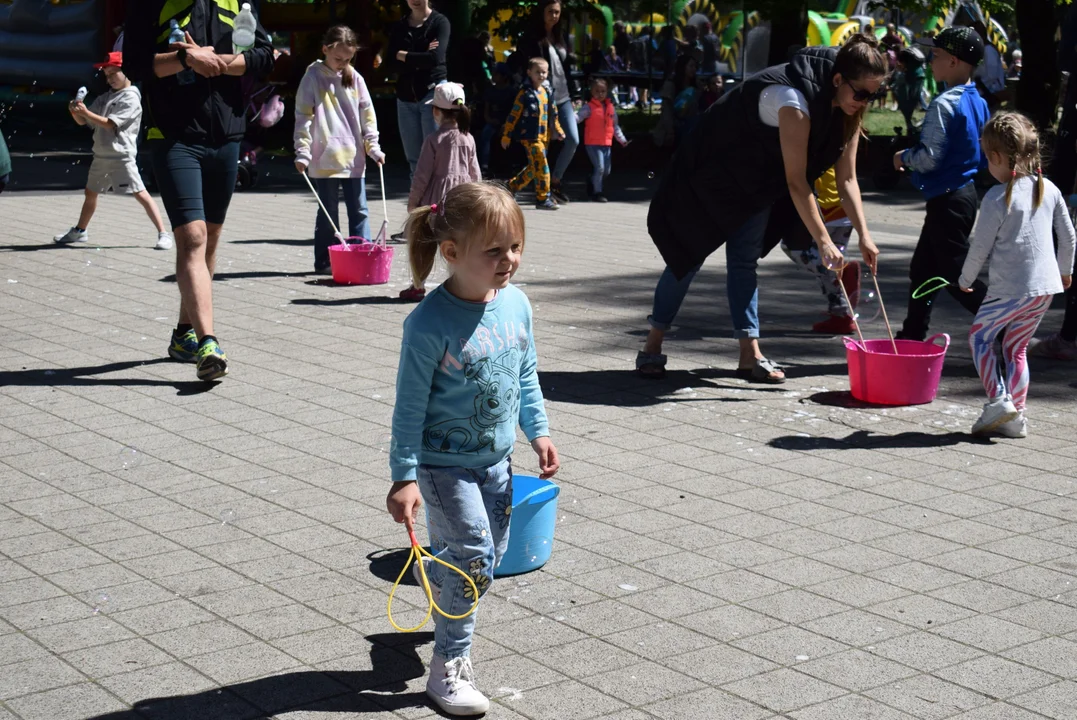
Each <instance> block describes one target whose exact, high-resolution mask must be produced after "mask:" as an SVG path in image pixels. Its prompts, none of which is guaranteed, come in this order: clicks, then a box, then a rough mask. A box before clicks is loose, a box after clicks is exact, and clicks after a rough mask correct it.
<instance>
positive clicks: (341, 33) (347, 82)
mask: <svg viewBox="0 0 1077 720" xmlns="http://www.w3.org/2000/svg"><path fill="white" fill-rule="evenodd" d="M322 45H323V46H324V47H329V48H331V47H333V46H334V45H343V46H344V47H349V48H351V49H352V55H354V54H355V51H356V50H358V49H359V36H358V35H356V34H355V31H354V30H352V29H351V28H350V27H348V26H347V25H334V26H333V27H331V28H329V30H327V31H326V33H325V37H323V38H322ZM355 75H356V71H355V68H353V67H352V63H351V60H349V61H348V67H346V68H344V72H342V73H341V74H340V81H341V82H342V83H343V84H344V87H346V88H350V87H353V86H354V85H355Z"/></svg>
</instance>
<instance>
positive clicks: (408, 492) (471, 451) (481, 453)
mask: <svg viewBox="0 0 1077 720" xmlns="http://www.w3.org/2000/svg"><path fill="white" fill-rule="evenodd" d="M405 233H406V234H407V237H408V258H409V260H410V262H411V269H412V274H413V277H415V278H416V279H418V281H419V282H422V281H424V280H426V278H427V277H428V276H429V275H430V271H431V269H432V268H433V265H434V261H435V260H436V259H437V256H438V255H439V254H440V255H441V257H442V258H444V260H445V262H446V263H448V265H449V269H450V272H451V274H450V276H449V279H448V280H446V281H445V282H444V283H443V284H442V285H440V286H439V287H437V288H436V289H435V290H433V291H432V292H431V293H429V294H428V295H427V296H426V298H425V299H424V300H423V301H422V302H421V303H420V304H419V306H418V307H416V308H415V310H414V311H413V312H412V313H411V315H409V316H408V318H407V320H405V321H404V336H403V340H402V342H401V350H400V365H399V367H398V369H397V376H396V407H395V408H394V410H393V440H392V447H391V448H390V451H389V466H390V469H391V471H392V480H393V486H392V488H391V489H390V490H389V496H388V498H387V499H386V505H387V506H388V508H389V512H390V513H391V514H392V516H393V519H394V520H396V521H397V522H402V523H404V524H405V525H407V527H408V529H409V530H410V529H412V527H413V526H414V523H415V519H416V517H417V514H418V511H419V507H420V506H421V505H422V504H423V502H425V503H426V505H427V518H428V523H429V527H428V530H429V534H430V544H431V546H432V548H433V549H434V552H435V553H437V554H438V555H439V557H440V558H442V559H444V560H445V561H446V562H449V563H451V564H453V565H455V566H456V567H458V568H460V569H461V570H463V571H464V572H466V573H468V574H469V575H470V576H471V578H472V579H473V580H474V582H475V586H476V588H477V589H478V591H479V595H480V596H481V595H483V594H485V593H486V591H487V590H488V589H489V587H490V583H491V582H493V579H494V568H496V567H497V564H498V562H499V561H500V560H501V556H502V555H503V554H504V552H505V548H506V547H507V546H508V528H509V514H510V513H511V509H512V462H511V455H512V450H513V446H514V445H515V443H516V428H517V426H519V427H521V428H522V429H523V431H524V434H525V435H526V436H527V439H528V441H530V443H531V447H532V448H533V449H534V451H535V453H536V454H537V455H538V458H539V468H540V470H541V473H542V474H541V477H543V478H548V477H552V476H553V474H554V473H556V472H557V469H558V467H559V461H558V457H557V450H556V448H554V445H553V443H552V442H550V437H549V427H548V424H547V421H546V411H545V407H544V402H543V399H542V389H541V388H540V387H539V379H538V370H537V356H536V354H535V343H534V334H533V325H532V319H531V304H530V303H529V302H528V301H527V296H525V295H524V294H523V292H521V291H520V290H519V289H518V288H516V287H515V286H513V285H511V284H510V283H509V281H510V280H511V279H512V276H513V275H514V274H515V273H516V270H517V269H518V268H519V266H520V257H521V255H522V254H523V249H524V217H523V213H522V212H521V211H520V207H519V206H518V205H517V204H516V202H515V201H514V200H513V198H512V196H511V195H510V194H509V193H508V192H506V191H505V190H504V188H501V187H499V186H496V185H492V184H489V183H481V182H473V183H465V184H462V185H457V186H456V187H454V188H453V189H451V190H450V191H449V192H448V194H447V195H446V196H445V199H444V201H442V202H441V203H440V204H437V205H429V206H424V207H420V208H418V209H416V210H415V211H413V212H412V213H411V216H410V217H409V218H408V223H407V226H406V228H405ZM426 572H427V576H428V577H429V579H430V583H431V585H432V586H434V588H433V589H434V593H435V596H437V594H440V599H439V600H438V604H439V605H440V607H441V608H442V610H444V611H445V612H446V613H447V614H449V615H463V614H464V613H466V612H467V611H468V610H469V609H470V608H471V605H472V603H473V602H474V600H475V598H474V596H473V592H472V589H471V586H470V584H469V583H467V582H465V581H464V579H463V578H462V577H461V576H460V575H459V574H458V573H454V572H451V571H445V569H444V568H443V567H442V566H440V565H438V564H436V563H428V565H427V568H426ZM435 618H436V619H435V623H436V626H435V631H434V657H433V660H432V661H431V663H430V676H429V678H428V679H427V683H426V693H427V695H429V696H430V698H431V699H432V700H433V701H434V702H435V703H437V705H438V706H439V707H440V708H441V709H442V710H444V711H445V712H447V713H449V714H450V715H481V714H482V713H484V712H486V710H487V709H488V708H489V705H490V703H489V700H487V698H486V697H485V696H484V695H483V694H482V693H481V692H480V691H479V689H478V687H477V686H476V684H475V675H474V671H473V669H472V665H471V658H470V652H471V637H472V634H473V633H474V631H475V614H471V615H469V616H468V617H466V618H464V619H461V620H449V619H447V618H444V617H442V616H440V615H435Z"/></svg>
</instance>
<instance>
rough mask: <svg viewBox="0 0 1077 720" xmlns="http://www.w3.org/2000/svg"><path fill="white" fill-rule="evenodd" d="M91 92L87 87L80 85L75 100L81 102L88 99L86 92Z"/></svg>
mask: <svg viewBox="0 0 1077 720" xmlns="http://www.w3.org/2000/svg"><path fill="white" fill-rule="evenodd" d="M88 92H89V90H87V89H86V88H85V87H80V88H79V91H78V92H77V93H75V102H77V103H80V102H82V101H83V100H85V99H86V94H87V93H88Z"/></svg>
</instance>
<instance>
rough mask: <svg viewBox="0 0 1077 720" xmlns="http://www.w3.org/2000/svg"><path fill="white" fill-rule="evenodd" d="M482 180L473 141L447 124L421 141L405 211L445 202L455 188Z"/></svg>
mask: <svg viewBox="0 0 1077 720" xmlns="http://www.w3.org/2000/svg"><path fill="white" fill-rule="evenodd" d="M479 180H482V172H481V171H480V170H479V158H478V154H477V153H476V151H475V138H473V137H471V135H470V134H469V133H462V132H460V131H459V130H458V129H457V127H456V123H455V122H448V123H445V124H444V125H442V126H441V127H440V128H438V131H437V132H435V133H434V134H433V135H428V136H427V137H426V140H425V141H423V151H422V153H421V154H420V155H419V163H418V165H417V166H416V167H415V177H414V178H412V181H411V194H410V195H409V196H408V212H411V211H412V210H414V209H415V208H417V207H422V206H423V205H432V204H434V203H439V202H441V201H442V200H444V199H445V194H446V193H447V192H449V191H450V190H452V189H453V188H454V187H456V186H457V185H462V184H463V183H466V182H478V181H479Z"/></svg>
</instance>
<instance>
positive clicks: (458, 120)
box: [400, 82, 482, 302]
mask: <svg viewBox="0 0 1077 720" xmlns="http://www.w3.org/2000/svg"><path fill="white" fill-rule="evenodd" d="M430 102H431V103H433V105H434V122H436V123H437V124H438V130H437V132H435V133H434V134H433V135H427V136H426V140H425V141H424V142H423V150H422V153H420V155H419V164H418V165H417V166H416V167H415V175H414V177H413V178H412V180H411V194H410V195H409V196H408V212H409V213H410V212H411V211H412V210H414V209H415V208H419V207H424V206H426V205H438V204H440V203H441V202H442V200H444V199H445V195H446V194H447V193H448V192H449V191H450V190H452V189H453V188H454V187H456V186H457V185H462V184H463V183H468V182H478V181H479V180H482V173H481V172H480V171H479V157H478V153H477V152H476V150H475V138H473V137H472V136H471V134H470V132H469V131H470V130H471V113H470V111H469V110H468V109H467V105H466V104H465V102H464V86H463V85H460V84H458V83H453V82H445V83H441V84H440V85H437V86H436V87H435V88H434V99H433V100H431V101H430ZM425 295H426V289H425V288H424V287H423V283H422V281H421V280H418V279H413V280H412V286H411V287H409V288H407V289H406V290H401V291H400V297H401V298H403V299H404V300H409V301H412V302H418V301H419V300H422V299H423V297H424V296H425Z"/></svg>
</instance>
